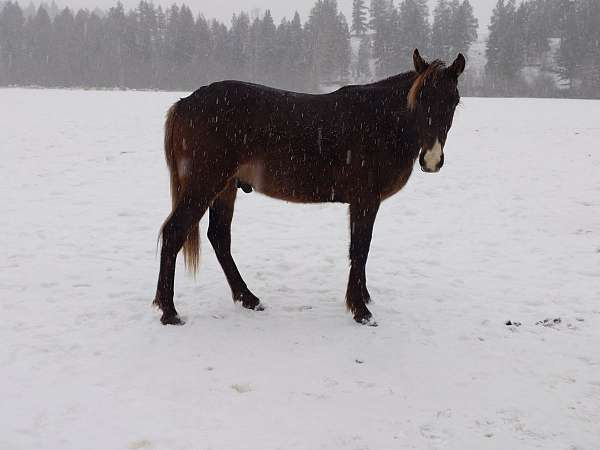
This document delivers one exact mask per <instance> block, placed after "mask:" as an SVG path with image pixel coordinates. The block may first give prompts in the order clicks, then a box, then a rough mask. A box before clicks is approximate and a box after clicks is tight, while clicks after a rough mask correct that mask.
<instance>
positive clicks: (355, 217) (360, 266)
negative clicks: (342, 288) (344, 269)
mask: <svg viewBox="0 0 600 450" xmlns="http://www.w3.org/2000/svg"><path fill="white" fill-rule="evenodd" d="M378 209H379V202H372V203H369V204H351V205H350V276H349V277H348V289H347V291H346V305H347V306H348V309H349V310H350V311H352V313H353V314H354V320H356V321H357V322H358V323H362V324H368V325H376V323H375V322H374V321H373V320H372V315H371V311H369V309H368V308H367V305H366V303H368V302H369V301H370V296H369V292H368V291H367V277H366V272H365V267H366V264H367V257H368V256H369V247H370V245H371V237H372V235H373V225H374V223H375V217H376V216H377V211H378Z"/></svg>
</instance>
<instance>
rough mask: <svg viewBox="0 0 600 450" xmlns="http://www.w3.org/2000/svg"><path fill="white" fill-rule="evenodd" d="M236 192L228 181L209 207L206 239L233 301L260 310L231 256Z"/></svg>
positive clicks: (260, 306)
mask: <svg viewBox="0 0 600 450" xmlns="http://www.w3.org/2000/svg"><path fill="white" fill-rule="evenodd" d="M236 192H237V187H236V183H235V180H233V181H230V182H229V184H228V186H227V187H226V188H225V189H224V190H223V191H222V192H221V193H220V194H219V196H218V197H217V198H215V200H214V201H213V203H212V205H211V206H210V216H209V217H210V220H209V225H208V239H209V240H210V243H211V244H212V246H213V248H214V249H215V254H216V256H217V259H218V260H219V264H221V267H222V268H223V272H224V273H225V277H226V278H227V282H228V283H229V287H230V288H231V293H232V295H233V300H234V301H236V302H242V305H243V306H244V307H245V308H248V309H255V310H262V309H263V308H262V305H261V304H260V300H259V299H258V298H257V297H256V296H255V295H254V294H253V293H252V292H250V290H249V289H248V286H246V283H245V282H244V280H243V278H242V276H241V275H240V272H239V271H238V268H237V266H236V264H235V261H234V260H233V257H232V256H231V220H232V219H233V207H234V204H235V197H236Z"/></svg>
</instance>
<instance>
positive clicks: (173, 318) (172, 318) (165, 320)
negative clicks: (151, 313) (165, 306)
mask: <svg viewBox="0 0 600 450" xmlns="http://www.w3.org/2000/svg"><path fill="white" fill-rule="evenodd" d="M160 322H161V323H162V324H163V325H184V324H185V322H184V321H183V320H181V318H180V317H179V315H178V314H163V315H162V317H161V318H160Z"/></svg>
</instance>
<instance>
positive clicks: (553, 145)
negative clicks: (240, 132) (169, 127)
mask: <svg viewBox="0 0 600 450" xmlns="http://www.w3.org/2000/svg"><path fill="white" fill-rule="evenodd" d="M265 1H266V0H265ZM352 3H354V4H355V5H357V6H356V7H355V8H354V11H355V13H356V14H352V9H353V8H352ZM265 4H266V3H265ZM480 4H481V2H477V3H475V2H474V1H473V5H471V4H470V3H468V1H461V0H459V1H455V0H452V1H449V2H446V1H445V0H442V1H440V2H435V3H429V4H428V5H429V7H430V13H429V14H427V11H426V8H425V6H426V5H427V3H426V2H425V1H423V0H402V1H395V2H393V3H392V2H390V1H388V0H374V1H373V2H371V3H368V4H367V3H366V2H359V1H356V2H351V1H345V2H340V5H339V7H338V6H337V5H336V3H335V2H333V1H331V0H322V1H318V2H316V3H314V4H312V1H311V2H310V3H307V4H302V5H301V6H300V5H299V6H298V8H299V12H300V14H298V15H297V16H296V15H294V7H293V6H294V5H290V4H289V3H285V2H281V4H280V6H278V9H277V11H278V12H276V13H275V12H274V13H273V14H270V13H268V12H267V11H266V8H265V9H264V10H260V11H257V10H254V11H249V12H248V13H242V12H240V10H239V9H235V11H236V12H235V16H234V18H233V20H231V21H230V20H229V15H230V14H231V13H233V12H234V9H233V8H232V9H231V11H230V13H229V14H226V13H224V12H223V8H225V6H224V5H226V2H223V5H221V6H220V9H218V11H220V14H221V15H219V16H216V12H217V9H213V10H212V11H215V13H214V14H215V15H211V14H209V11H208V10H209V9H210V8H212V7H213V5H212V4H211V5H208V4H207V11H206V16H203V15H202V13H203V10H202V6H201V5H198V4H196V5H194V7H193V9H190V8H188V7H187V6H184V5H181V4H180V5H177V6H171V5H165V4H163V3H161V4H159V3H156V4H154V5H152V4H151V3H145V2H140V3H134V2H129V3H127V4H126V5H125V6H119V5H112V3H108V2H107V0H100V1H99V3H98V5H93V6H91V5H89V4H88V3H87V2H84V1H83V0H78V1H77V2H74V3H73V5H72V6H74V7H75V8H73V9H69V8H65V6H66V5H64V4H61V5H60V6H56V5H55V6H53V5H52V4H46V5H41V6H40V5H39V4H35V5H33V4H32V6H28V5H24V4H17V3H15V2H2V0H0V86H1V87H0V124H2V126H1V127H0V192H1V193H2V199H3V210H2V214H0V317H1V318H2V323H1V325H0V450H39V449H51V450H55V449H56V450H58V449H60V450H81V449H86V450H107V449H110V450H121V449H123V450H132V449H144V450H198V449H203V450H204V449H215V450H228V449H231V450H239V449H249V450H254V449H256V450H259V449H260V450H275V449H285V450H315V449H322V450H382V449H383V450H388V449H389V450H397V449H417V450H423V449H426V450H469V449H477V450H487V449H498V450H506V449H519V450H529V449H552V450H555V449H556V450H597V449H598V442H600V352H599V350H598V349H599V347H600V345H599V344H600V269H599V267H600V239H599V236H600V153H599V152H598V151H597V147H598V142H599V141H600V125H599V123H598V122H599V121H598V118H599V117H600V101H598V100H594V98H596V99H597V98H600V88H599V86H600V83H599V77H600V71H599V70H598V68H599V67H600V64H599V61H600V58H599V50H598V49H599V41H600V39H599V36H598V33H599V32H600V26H599V25H600V18H599V16H598V14H599V12H598V11H599V2H598V1H597V0H530V1H526V2H516V3H515V2H512V1H503V0H500V1H499V2H498V3H497V5H496V8H495V9H494V12H493V14H492V9H491V7H489V13H481V12H478V11H477V8H478V5H480ZM232 5H233V3H232ZM235 5H239V3H236V4H235ZM282 5H283V6H286V7H287V6H289V9H288V10H286V11H288V12H285V11H284V12H282V11H283V9H284V8H283V6H282ZM360 5H363V6H365V7H366V9H364V8H363V9H361V8H360ZM96 6H98V8H96ZM488 6H489V3H488ZM340 11H343V13H344V14H341V13H340ZM361 11H362V12H363V14H360V12H361ZM486 14H487V15H486ZM283 16H285V17H287V19H286V20H282V18H283ZM213 17H216V19H217V20H213V19H212V18H213ZM486 17H487V18H489V17H493V19H492V22H491V23H489V22H488V21H487V20H483V18H486ZM476 22H477V23H476ZM361 24H362V25H361ZM361 27H362V28H361ZM414 47H419V48H420V49H421V50H422V53H424V54H425V55H426V56H428V57H432V56H436V57H442V58H448V59H450V58H454V57H455V54H456V53H457V52H458V51H462V52H464V53H465V54H466V55H467V56H468V66H467V72H466V73H465V74H464V76H463V79H462V80H461V94H462V97H463V98H462V100H461V104H460V105H459V107H458V109H457V111H456V115H455V119H454V125H453V127H452V129H451V131H450V133H449V137H448V141H447V144H446V147H445V149H444V152H445V164H444V167H443V169H442V170H441V172H440V173H438V174H435V175H433V174H425V173H422V172H421V171H418V170H415V172H414V174H413V176H412V178H411V179H410V181H409V183H408V184H407V186H406V187H405V188H404V189H403V190H402V191H401V192H400V193H398V194H397V195H395V196H394V197H392V198H390V199H389V200H386V201H385V202H384V203H383V204H382V207H381V209H380V212H379V215H378V219H377V221H376V224H375V229H374V236H373V243H372V246H371V252H370V258H369V263H368V265H367V276H368V279H369V289H370V293H371V295H372V297H373V300H374V303H373V306H372V307H371V306H370V308H371V310H372V312H373V313H374V317H375V319H376V320H377V321H378V323H379V326H378V327H376V328H373V327H363V326H360V325H358V324H356V323H355V322H354V321H353V319H352V316H351V314H349V313H348V312H347V311H346V310H345V302H344V292H345V285H346V280H347V276H348V261H347V254H348V241H349V230H348V217H347V208H346V207H345V206H343V205H337V204H328V205H297V204H288V203H286V202H281V201H274V200H271V199H269V198H266V197H264V196H261V195H260V194H257V193H256V192H253V193H250V194H245V193H243V192H241V191H240V192H239V194H238V200H237V202H236V212H235V216H234V220H233V225H232V227H233V229H232V240H233V243H232V252H233V255H234V257H235V258H236V261H238V264H239V267H240V271H241V272H242V274H243V275H244V278H245V279H246V281H247V282H248V285H249V287H250V288H251V289H252V290H253V291H254V292H255V293H256V294H257V295H258V296H259V297H260V298H261V300H262V302H263V303H264V304H265V305H266V310H265V311H263V312H260V313H259V312H253V311H248V310H245V309H243V308H241V307H240V306H239V305H234V304H233V302H232V301H231V298H230V292H229V288H228V285H227V282H226V280H225V277H224V275H223V273H222V270H221V268H220V266H219V265H218V262H217V260H216V258H215V255H214V252H213V250H212V247H211V245H210V244H209V242H208V240H207V239H205V238H204V236H205V235H206V231H207V220H206V218H204V219H203V221H202V222H201V234H202V236H203V245H202V260H201V267H200V272H199V274H198V276H197V278H196V279H194V278H193V277H191V276H188V275H187V274H186V273H185V270H184V267H183V264H182V261H181V259H182V258H180V261H178V267H177V276H176V280H175V281H176V286H175V302H176V304H177V307H178V310H179V312H180V313H181V315H182V318H183V319H184V320H185V321H186V324H185V325H184V326H183V327H165V326H162V325H161V324H160V322H159V317H160V314H159V312H158V311H156V310H154V309H153V308H152V307H151V301H152V299H153V296H154V290H155V286H156V277H157V273H158V264H159V258H158V255H157V235H158V230H159V227H160V225H161V223H162V222H163V220H164V219H165V217H166V216H167V214H168V213H169V211H170V207H171V204H170V197H169V181H168V172H167V168H166V166H165V163H164V150H163V125H164V118H165V113H166V110H167V108H168V107H169V106H170V105H171V104H173V103H174V102H175V101H177V100H178V99H179V98H180V97H183V96H187V95H188V94H189V93H190V91H192V90H194V89H196V88H198V87H199V86H201V85H203V84H206V83H210V82H211V81H215V80H219V79H223V78H239V79H245V80H249V81H255V82H260V83H266V84H270V85H274V86H278V87H282V88H288V89H294V90H299V91H308V92H326V91H331V90H334V89H336V88H337V87H338V86H340V85H342V84H345V83H363V82H369V81H371V80H375V79H378V78H381V77H385V76H387V75H390V74H392V73H395V72H397V71H404V70H408V69H410V68H411V64H412V63H411V61H410V55H411V53H412V50H413V48H414ZM42 88H44V89H42ZM66 88H68V89H66ZM476 96H479V97H482V98H476ZM486 96H487V97H502V98H483V97H486ZM526 96H537V97H557V98H522V97H526ZM506 97H517V98H506ZM569 97H571V98H569Z"/></svg>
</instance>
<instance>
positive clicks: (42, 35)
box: [28, 7, 52, 86]
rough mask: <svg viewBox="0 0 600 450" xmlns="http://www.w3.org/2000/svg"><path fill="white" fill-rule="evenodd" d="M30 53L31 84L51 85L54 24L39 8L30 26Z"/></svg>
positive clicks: (42, 9)
mask: <svg viewBox="0 0 600 450" xmlns="http://www.w3.org/2000/svg"><path fill="white" fill-rule="evenodd" d="M28 29H29V35H30V37H29V42H30V48H29V52H30V55H31V59H32V64H31V66H30V67H31V70H32V72H33V73H32V74H31V75H30V76H29V77H28V78H29V80H30V81H31V82H33V83H34V84H38V85H41V86H49V85H50V83H51V78H50V77H51V74H50V70H51V67H50V58H51V51H52V47H51V45H52V22H51V21H50V16H49V15H48V13H47V12H46V10H45V9H44V8H42V7H39V8H38V10H37V12H36V14H35V16H34V17H33V19H31V21H30V24H29V27H28Z"/></svg>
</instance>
